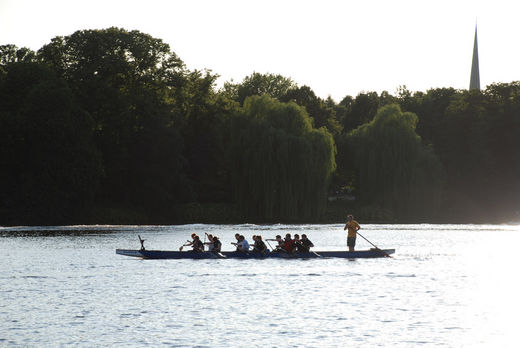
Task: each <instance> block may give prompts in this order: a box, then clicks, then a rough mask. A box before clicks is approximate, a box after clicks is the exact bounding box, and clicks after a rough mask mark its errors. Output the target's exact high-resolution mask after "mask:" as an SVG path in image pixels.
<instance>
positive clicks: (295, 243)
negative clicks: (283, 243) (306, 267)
mask: <svg viewBox="0 0 520 348" xmlns="http://www.w3.org/2000/svg"><path fill="white" fill-rule="evenodd" d="M293 246H294V251H302V250H301V248H302V241H301V240H300V235H299V234H298V233H295V234H294V239H293Z"/></svg>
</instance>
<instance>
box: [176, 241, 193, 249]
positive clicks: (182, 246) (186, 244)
mask: <svg viewBox="0 0 520 348" xmlns="http://www.w3.org/2000/svg"><path fill="white" fill-rule="evenodd" d="M189 243H191V242H190V241H189V240H188V241H186V243H184V244H183V245H181V247H180V248H179V251H182V248H184V247H185V246H188V245H190V244H189Z"/></svg>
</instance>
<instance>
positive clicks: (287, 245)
mask: <svg viewBox="0 0 520 348" xmlns="http://www.w3.org/2000/svg"><path fill="white" fill-rule="evenodd" d="M282 248H283V249H284V250H285V251H287V252H289V253H292V251H293V249H294V240H292V239H286V240H285V242H283V245H282Z"/></svg>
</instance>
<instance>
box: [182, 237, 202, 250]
mask: <svg viewBox="0 0 520 348" xmlns="http://www.w3.org/2000/svg"><path fill="white" fill-rule="evenodd" d="M191 238H192V239H193V240H192V241H188V243H186V245H187V246H191V247H192V249H193V251H198V252H203V251H204V243H202V241H201V240H200V238H199V236H197V235H196V234H195V233H192V235H191Z"/></svg>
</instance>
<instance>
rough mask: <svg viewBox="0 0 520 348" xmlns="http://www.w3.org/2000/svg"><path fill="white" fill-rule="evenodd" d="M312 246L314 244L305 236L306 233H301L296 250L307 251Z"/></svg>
mask: <svg viewBox="0 0 520 348" xmlns="http://www.w3.org/2000/svg"><path fill="white" fill-rule="evenodd" d="M313 246H314V244H312V242H311V240H310V239H309V238H307V235H306V234H302V240H301V241H300V249H298V250H299V251H302V252H304V253H308V252H309V251H310V250H311V248H312V247H313Z"/></svg>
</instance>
